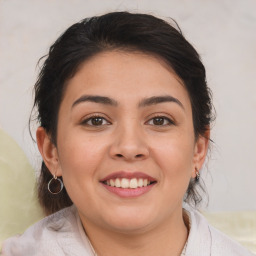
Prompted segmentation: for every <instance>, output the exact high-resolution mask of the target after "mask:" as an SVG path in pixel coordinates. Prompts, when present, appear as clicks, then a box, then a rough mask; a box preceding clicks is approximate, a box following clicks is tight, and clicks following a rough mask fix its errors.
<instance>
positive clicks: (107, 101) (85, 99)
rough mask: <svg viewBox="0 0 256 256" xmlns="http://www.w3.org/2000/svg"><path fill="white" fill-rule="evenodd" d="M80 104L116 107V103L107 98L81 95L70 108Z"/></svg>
mask: <svg viewBox="0 0 256 256" xmlns="http://www.w3.org/2000/svg"><path fill="white" fill-rule="evenodd" d="M82 102H94V103H100V104H104V105H110V106H117V101H115V100H114V99H111V98H109V97H105V96H98V95H83V96H81V97H80V98H78V99H77V100H76V101H75V102H74V103H73V104H72V108H73V107H74V106H76V105H78V104H79V103H82Z"/></svg>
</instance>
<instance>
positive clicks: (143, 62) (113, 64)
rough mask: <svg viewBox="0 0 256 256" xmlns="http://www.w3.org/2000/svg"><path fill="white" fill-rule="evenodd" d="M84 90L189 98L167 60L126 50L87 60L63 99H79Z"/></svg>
mask: <svg viewBox="0 0 256 256" xmlns="http://www.w3.org/2000/svg"><path fill="white" fill-rule="evenodd" d="M82 94H97V95H102V96H111V97H112V98H115V97H116V98H117V100H118V99H119V100H120V101H122V99H124V98H125V99H128V98H129V99H130V100H134V99H136V98H138V99H139V98H141V97H152V96H154V95H158V94H161V95H165V94H171V95H172V96H175V97H178V98H181V99H183V100H182V101H187V100H189V97H188V94H187V91H186V89H185V86H184V84H183V83H182V81H181V79H180V78H179V77H178V76H177V75H176V74H175V72H174V71H173V70H172V69H171V67H170V66H169V65H168V64H167V63H166V62H165V61H163V60H162V59H160V58H159V57H157V56H153V55H148V54H144V53H141V52H126V51H107V52H103V53H99V54H97V55H95V56H93V57H92V58H91V59H89V60H87V61H85V62H84V63H83V64H82V65H81V66H80V68H79V69H78V71H77V72H76V74H75V75H74V76H73V77H72V78H71V79H70V80H69V81H68V83H67V87H66V91H65V95H64V99H63V100H65V101H66V100H69V101H75V100H76V99H77V98H78V97H80V96H81V95H82ZM189 103H190V102H189Z"/></svg>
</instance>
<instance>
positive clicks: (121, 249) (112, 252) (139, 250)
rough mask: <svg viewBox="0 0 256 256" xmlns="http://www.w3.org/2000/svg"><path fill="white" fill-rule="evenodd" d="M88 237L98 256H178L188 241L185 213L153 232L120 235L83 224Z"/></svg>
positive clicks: (152, 230)
mask: <svg viewBox="0 0 256 256" xmlns="http://www.w3.org/2000/svg"><path fill="white" fill-rule="evenodd" d="M83 225H84V227H85V229H86V233H87V236H88V237H89V239H90V241H91V244H92V246H93V248H94V250H95V252H96V254H97V255H98V256H103V255H104V256H117V255H122V256H128V255H129V256H130V255H134V256H139V255H147V256H151V255H152V256H153V255H162V256H169V255H173V256H176V255H177V256H179V255H180V254H181V252H182V249H183V247H184V245H185V243H186V240H187V237H188V228H187V226H186V224H185V222H184V219H183V214H182V211H181V212H180V214H179V216H173V217H172V218H170V220H169V221H167V222H165V223H161V224H160V225H157V227H155V228H154V229H150V230H144V231H141V232H129V233H120V232H113V231H110V230H107V229H104V230H103V229H102V228H99V227H97V226H96V225H93V224H91V223H89V222H84V221H83Z"/></svg>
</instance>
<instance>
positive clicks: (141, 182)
mask: <svg viewBox="0 0 256 256" xmlns="http://www.w3.org/2000/svg"><path fill="white" fill-rule="evenodd" d="M138 187H140V188H141V187H143V179H139V181H138Z"/></svg>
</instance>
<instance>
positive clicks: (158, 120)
mask: <svg viewBox="0 0 256 256" xmlns="http://www.w3.org/2000/svg"><path fill="white" fill-rule="evenodd" d="M164 121H165V120H164V118H163V117H155V118H153V124H154V125H163V124H164Z"/></svg>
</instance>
